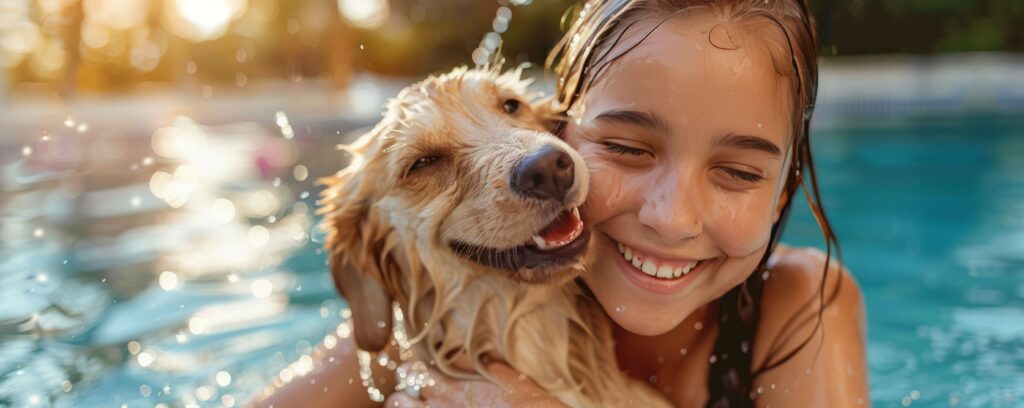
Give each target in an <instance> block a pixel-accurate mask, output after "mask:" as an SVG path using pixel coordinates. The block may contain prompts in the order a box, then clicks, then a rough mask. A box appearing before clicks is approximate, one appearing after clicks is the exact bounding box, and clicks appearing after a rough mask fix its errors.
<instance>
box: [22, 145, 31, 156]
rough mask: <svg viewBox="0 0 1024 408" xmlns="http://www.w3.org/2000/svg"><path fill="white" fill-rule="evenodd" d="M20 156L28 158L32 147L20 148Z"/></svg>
mask: <svg viewBox="0 0 1024 408" xmlns="http://www.w3.org/2000/svg"><path fill="white" fill-rule="evenodd" d="M21 155H22V156H25V157H28V156H30V155H32V146H25V147H22V148H21Z"/></svg>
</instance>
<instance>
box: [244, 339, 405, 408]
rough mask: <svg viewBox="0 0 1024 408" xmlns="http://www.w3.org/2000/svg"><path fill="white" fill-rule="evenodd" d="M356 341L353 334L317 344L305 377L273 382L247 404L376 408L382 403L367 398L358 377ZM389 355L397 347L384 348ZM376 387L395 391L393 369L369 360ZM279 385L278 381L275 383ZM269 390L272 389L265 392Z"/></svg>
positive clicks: (257, 405) (312, 407) (267, 406)
mask: <svg viewBox="0 0 1024 408" xmlns="http://www.w3.org/2000/svg"><path fill="white" fill-rule="evenodd" d="M356 350H357V349H356V344H355V340H354V339H353V338H352V337H347V338H343V339H340V340H338V342H337V345H335V347H334V348H332V349H328V348H326V347H324V345H323V343H320V344H318V345H317V348H316V350H314V351H313V354H312V355H311V357H312V358H313V370H312V371H310V372H309V374H306V375H304V376H301V377H299V376H296V377H295V378H294V379H292V380H291V381H290V382H287V383H284V384H281V382H280V381H274V383H273V384H269V385H268V386H267V387H268V388H267V390H261V391H259V392H258V393H257V395H255V396H253V397H252V398H251V399H250V401H248V402H247V403H246V404H245V406H247V407H261V408H263V407H266V408H269V407H277V408H287V407H308V408H319V407H332V408H333V407H354V408H359V407H379V406H380V405H381V403H379V402H374V401H372V400H370V397H369V395H368V394H367V392H366V387H364V386H363V384H362V379H360V377H359V361H358V357H357V354H356ZM385 351H386V352H388V353H389V355H391V356H397V355H398V353H397V349H396V348H394V347H393V346H389V347H388V348H387V349H385ZM370 366H371V367H373V378H374V382H375V383H376V386H377V388H380V389H381V391H382V392H383V393H384V395H385V396H386V395H388V394H390V393H391V392H392V391H393V390H394V382H395V375H394V372H392V371H390V370H388V369H386V368H384V367H381V366H380V365H379V364H376V363H371V364H370ZM278 384H281V385H279V386H278ZM269 390H273V392H272V393H270V394H269V395H268V392H267V391H269Z"/></svg>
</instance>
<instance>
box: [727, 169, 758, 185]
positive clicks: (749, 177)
mask: <svg viewBox="0 0 1024 408" xmlns="http://www.w3.org/2000/svg"><path fill="white" fill-rule="evenodd" d="M719 169H721V170H722V171H724V172H725V174H728V175H729V177H732V178H734V179H737V180H742V181H746V182H750V183H756V182H758V181H761V180H764V177H762V176H760V175H758V174H754V173H751V172H747V171H742V170H736V169H734V168H732V167H719Z"/></svg>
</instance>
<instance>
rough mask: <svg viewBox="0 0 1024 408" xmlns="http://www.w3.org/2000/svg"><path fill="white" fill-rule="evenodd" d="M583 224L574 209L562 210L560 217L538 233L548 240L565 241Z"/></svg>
mask: <svg viewBox="0 0 1024 408" xmlns="http://www.w3.org/2000/svg"><path fill="white" fill-rule="evenodd" d="M582 224H583V222H582V221H580V219H579V218H576V215H574V214H573V213H572V211H562V213H561V214H559V215H558V218H555V220H554V221H552V222H551V224H550V225H548V226H547V227H545V228H544V230H543V231H541V232H540V234H537V235H540V237H541V238H543V239H544V240H545V241H548V242H560V241H565V240H566V239H568V238H569V237H571V236H572V235H574V233H575V232H576V230H577V229H578V228H579V227H580V226H581V225H582Z"/></svg>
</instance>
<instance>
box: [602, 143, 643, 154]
mask: <svg viewBox="0 0 1024 408" xmlns="http://www.w3.org/2000/svg"><path fill="white" fill-rule="evenodd" d="M604 145H605V147H606V148H608V150H609V151H611V152H613V153H617V154H621V155H623V156H643V155H645V154H647V152H646V151H644V150H641V149H637V148H633V147H629V146H623V145H620V144H617V143H612V142H604Z"/></svg>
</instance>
